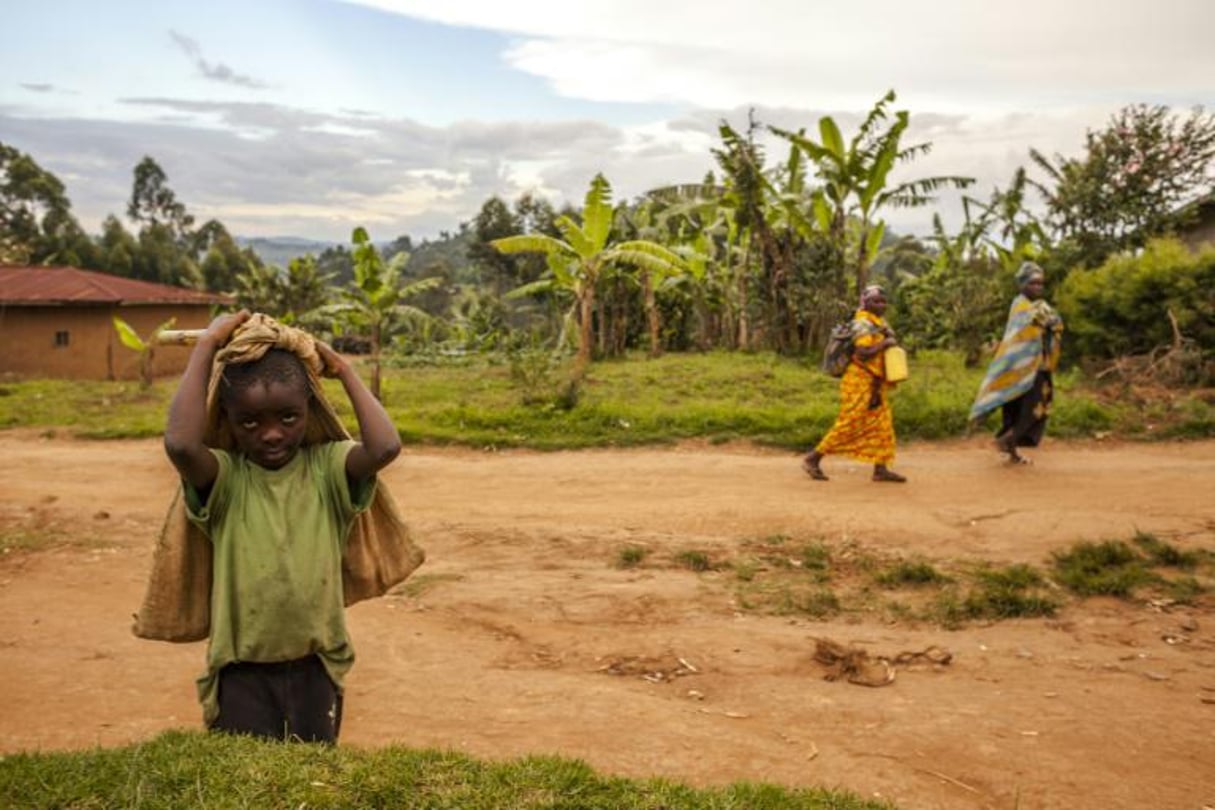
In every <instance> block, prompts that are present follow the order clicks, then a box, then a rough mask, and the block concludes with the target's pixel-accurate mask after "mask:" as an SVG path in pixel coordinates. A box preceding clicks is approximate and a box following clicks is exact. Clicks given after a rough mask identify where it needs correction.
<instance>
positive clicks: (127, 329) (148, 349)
mask: <svg viewBox="0 0 1215 810" xmlns="http://www.w3.org/2000/svg"><path fill="white" fill-rule="evenodd" d="M176 320H177V319H176V318H169V320H167V321H165V322H164V323H162V324H161V325H160V326H157V327H156V328H155V329H153V330H152V333H151V334H150V335H148V336H147V338H143V337H140V335H139V333H138V332H136V331H135V327H133V326H131V325H130V324H129V323H127V322H126V321H124V320H123V319H122V318H120V317H118V316H117V315H115V316H113V322H114V331H116V332H117V333H118V339H119V340H120V341H121V342H122V345H123V346H126V347H127V348H128V349H130V350H131V351H133V352H137V353H138V354H139V384H140V386H141V387H143V388H151V387H152V355H153V354H154V353H155V351H156V343H157V340H156V339H157V337H158V336H159V335H160V333H161V332H163V331H165V330H166V329H171V328H172V327H173V324H174V322H176Z"/></svg>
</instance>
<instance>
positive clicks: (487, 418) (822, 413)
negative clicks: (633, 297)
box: [0, 352, 1215, 450]
mask: <svg viewBox="0 0 1215 810" xmlns="http://www.w3.org/2000/svg"><path fill="white" fill-rule="evenodd" d="M356 362H364V363H365V362H368V361H356ZM911 370H912V376H911V379H910V380H908V381H907V382H904V383H900V384H899V386H898V388H897V389H896V390H895V391H894V394H893V402H894V414H895V427H896V431H897V434H898V436H899V439H900V441H908V440H914V439H938V438H945V437H954V436H960V435H963V434H964V433H965V431H966V429H967V423H966V414H967V412H968V411H969V409H970V404H971V402H972V401H973V399H974V394H975V391H976V390H978V386H979V380H980V378H981V377H982V371H981V370H978V369H966V368H965V367H964V366H963V363H962V358H961V357H960V356H958V355H955V354H949V353H944V352H921V353H920V354H919V355H918V356H917V357H916V358H914V359H913V361H912V369H911ZM386 375H387V378H386V382H387V385H386V393H385V396H384V404H385V407H386V408H387V409H388V412H389V414H390V415H391V416H392V418H393V421H394V422H395V423H396V425H397V427H398V429H399V430H400V433H401V436H402V438H403V439H404V440H406V441H409V442H429V443H439V444H461V445H467V446H471V447H533V448H537V449H558V448H580V447H609V446H636V445H645V444H662V443H666V442H673V441H679V440H682V439H702V440H706V441H711V442H729V441H735V440H741V441H753V442H757V443H759V444H763V445H770V446H774V447H783V448H788V449H791V450H798V449H800V450H804V449H805V447H806V446H808V445H809V444H811V443H812V442H814V441H817V440H818V439H819V438H821V436H822V434H823V433H824V432H825V431H826V430H827V429H828V428H829V427H830V426H831V424H832V422H833V421H834V419H835V416H836V413H837V410H838V407H839V405H838V396H839V385H838V382H837V381H836V380H833V379H832V378H830V377H828V376H827V375H825V374H823V373H821V372H820V371H818V370H817V369H816V368H814V367H813V366H810V365H807V364H806V363H805V362H804V361H800V360H797V359H794V358H787V357H781V356H776V355H773V354H771V353H766V354H759V353H757V354H747V353H738V352H734V353H730V352H716V353H711V354H705V355H687V354H683V355H679V354H671V355H664V356H663V357H660V358H657V359H655V360H648V361H643V360H639V359H637V358H633V359H628V360H624V361H619V362H608V363H601V364H597V365H596V366H595V367H594V373H593V374H590V375H589V376H588V378H587V380H586V385H585V387H584V388H583V389H582V395H581V399H580V400H579V402H578V406H577V407H575V408H572V409H564V408H561V407H551V408H550V407H536V406H526V405H523V404H521V403H520V401H519V400H520V394H521V391H520V386H519V383H518V382H516V381H515V380H514V379H512V377H511V375H510V369H509V364H508V363H507V362H505V360H504V358H502V357H501V356H479V355H455V356H451V357H447V356H439V357H431V358H429V360H427V361H426V362H413V363H410V364H409V365H408V366H406V367H402V368H400V369H397V368H393V367H387V368H386ZM325 384H326V385H332V386H333V388H332V389H331V390H330V401H331V402H333V403H334V405H335V407H337V408H338V411H339V413H340V414H341V415H342V416H343V417H344V418H345V419H346V421H347V424H348V426H349V427H350V428H351V429H352V430H353V429H354V428H355V422H354V420H353V415H352V414H350V413H349V412H347V411H346V410H345V406H344V404H343V403H344V400H345V397H344V395H343V394H342V392H341V390H340V386H339V385H338V384H337V383H336V382H335V381H329V380H326V381H325ZM1056 384H1057V386H1058V387H1059V395H1058V397H1057V398H1056V400H1055V407H1054V410H1053V412H1052V415H1051V425H1050V434H1051V436H1055V437H1091V436H1093V435H1094V433H1101V434H1104V433H1108V432H1112V433H1114V434H1115V435H1131V436H1142V437H1143V438H1156V437H1161V438H1163V437H1166V436H1176V435H1188V436H1192V437H1194V438H1199V437H1211V436H1215V419H1212V416H1211V408H1210V407H1209V406H1206V407H1205V408H1200V407H1197V406H1195V407H1185V406H1184V403H1186V402H1196V403H1197V402H1199V394H1190V395H1187V396H1186V397H1184V398H1181V399H1179V401H1178V402H1177V403H1176V404H1174V405H1172V406H1170V408H1169V410H1168V411H1167V412H1156V411H1152V410H1151V409H1149V408H1147V407H1145V406H1144V404H1143V403H1140V402H1122V401H1112V402H1104V401H1103V400H1102V398H1101V397H1100V396H1099V393H1100V392H1094V391H1093V390H1092V389H1090V388H1088V387H1086V386H1085V385H1084V384H1083V382H1082V379H1081V378H1080V376H1079V375H1078V374H1077V373H1074V372H1068V373H1065V374H1061V375H1059V376H1058V377H1057V379H1056ZM175 386H176V380H174V379H163V380H157V381H156V383H155V384H154V385H153V387H152V388H151V389H148V390H147V391H146V392H144V391H142V390H141V389H139V388H138V387H136V386H131V385H129V384H124V383H118V382H89V381H70V380H27V381H23V382H9V383H5V384H4V385H3V386H2V387H0V429H3V428H9V427H27V428H49V429H58V428H67V429H68V430H69V431H70V432H72V433H74V434H76V435H82V436H91V437H101V436H115V437H117V436H157V435H160V433H161V432H162V431H163V429H164V411H165V408H167V407H168V402H169V399H170V398H171V395H172V392H173V390H174V388H175ZM1145 420H1150V422H1151V424H1152V425H1154V428H1153V429H1151V430H1149V429H1147V425H1145Z"/></svg>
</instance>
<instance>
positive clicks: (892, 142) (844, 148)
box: [769, 90, 974, 288]
mask: <svg viewBox="0 0 1215 810" xmlns="http://www.w3.org/2000/svg"><path fill="white" fill-rule="evenodd" d="M894 100H895V94H894V91H893V90H891V91H890V92H888V93H887V94H886V95H885V96H883V97H882V98H881V99H880V100H879V101H878V102H877V103H876V104H875V105H874V106H873V109H871V110H870V111H869V114H868V115H867V116H866V117H865V120H864V121H863V122H862V123H861V126H860V129H859V130H858V131H857V133H856V135H855V136H853V138H852V140H851V141H849V142H848V143H847V144H846V145H845V143H844V138H843V135H842V134H841V133H840V129H839V126H838V125H837V124H836V123H835V120H834V119H832V118H831V117H830V116H823V117H822V118H820V119H819V122H818V124H819V138H820V140H819V141H814V140H811V139H810V138H808V137H806V135H805V134H804V133H801V132H789V131H787V130H783V129H780V128H778V127H769V129H770V130H771V131H772V132H773V133H775V134H776V135H779V136H780V137H782V138H785V139H787V140H788V141H790V142H791V143H792V144H794V145H795V146H796V147H797V148H799V149H801V150H802V151H804V152H805V153H806V156H807V157H808V158H810V160H811V161H812V162H813V163H814V164H815V165H816V166H817V167H818V172H817V175H818V178H819V179H820V180H821V181H822V186H821V188H819V189H818V190H816V192H815V197H814V213H815V216H816V218H817V219H818V222H819V224H820V226H821V227H823V228H824V229H825V230H827V231H828V232H829V233H830V234H831V235H832V237H833V238H835V239H836V240H837V241H838V242H839V243H841V244H843V243H844V242H845V240H847V241H850V242H852V247H853V251H854V252H853V255H854V262H855V269H856V280H857V286H858V287H861V288H863V287H864V286H865V284H866V283H867V282H868V278H869V267H870V265H871V264H872V262H873V259H874V257H875V256H876V255H877V251H878V247H879V246H880V245H881V242H882V237H883V235H884V234H885V230H886V223H885V221H884V220H882V219H880V218H878V213H879V212H880V211H881V209H882V208H884V207H892V208H900V207H901V208H914V207H918V206H922V205H926V204H928V203H929V202H931V201H932V200H933V196H932V195H933V194H934V193H935V192H936V191H938V190H940V189H941V188H944V187H953V188H966V187H967V186H969V185H970V184H971V183H973V182H974V178H972V177H960V176H952V175H951V176H938V177H926V178H921V179H918V180H908V181H906V182H903V183H899V184H898V185H894V186H891V185H890V172H891V171H892V170H893V169H894V167H895V166H896V165H898V164H899V163H905V162H909V161H911V160H914V159H915V158H917V157H919V156H921V155H926V154H928V153H929V152H930V151H931V150H932V144H931V143H919V144H915V145H912V146H907V147H903V146H902V145H901V144H900V141H901V140H902V137H903V134H904V132H905V131H906V129H907V126H908V123H909V122H910V117H909V115H908V113H907V111H906V110H899V111H897V112H895V113H894V121H893V122H892V123H890V125H889V126H888V127H887V128H886V129H884V130H883V129H881V128H880V127H881V126H882V124H883V123H884V122H886V120H887V118H888V117H889V113H888V112H887V107H888V105H890V104H892V103H893V102H894ZM849 218H855V219H856V221H857V224H858V228H857V231H856V233H855V235H854V236H852V237H851V238H850V237H849V235H848V234H847V224H848V220H849ZM845 255H846V254H845Z"/></svg>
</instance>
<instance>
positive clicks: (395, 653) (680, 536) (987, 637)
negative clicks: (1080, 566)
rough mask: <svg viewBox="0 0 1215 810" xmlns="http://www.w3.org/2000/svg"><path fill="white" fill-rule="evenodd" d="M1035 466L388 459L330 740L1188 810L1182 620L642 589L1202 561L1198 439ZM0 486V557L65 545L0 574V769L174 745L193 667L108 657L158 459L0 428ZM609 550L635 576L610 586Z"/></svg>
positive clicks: (190, 661)
mask: <svg viewBox="0 0 1215 810" xmlns="http://www.w3.org/2000/svg"><path fill="white" fill-rule="evenodd" d="M1035 455H1036V460H1037V463H1036V464H1035V465H1034V466H1032V467H1016V468H1014V467H1008V466H1005V465H1003V464H1001V463H1000V461H999V459H998V458H997V457H996V456H995V454H994V453H993V452H991V451H990V450H989V449H988V448H987V446H986V444H985V443H983V442H980V441H979V440H974V441H966V442H956V443H942V444H922V445H911V446H908V447H904V448H901V452H900V458H899V462H898V464H897V468H898V469H899V470H900V471H902V472H903V473H905V474H907V475H908V476H909V477H910V479H911V482H910V483H909V484H907V485H903V486H898V485H890V484H874V483H872V482H870V481H869V480H868V476H867V470H866V468H864V467H861V466H859V465H854V464H851V463H848V462H845V461H839V460H837V459H835V458H831V459H828V460H827V462H826V464H825V469H826V471H827V472H828V474H829V475H831V476H832V480H831V481H830V482H827V483H817V482H812V481H810V480H809V479H807V478H806V477H805V475H804V474H802V473H801V471H800V470H799V469H798V465H797V459H796V458H795V457H794V456H792V455H790V454H786V453H776V452H768V451H763V450H756V449H751V448H705V447H693V446H683V447H680V448H677V449H662V450H627V451H593V452H567V453H552V454H539V453H530V452H510V453H496V454H490V453H479V452H475V451H467V450H433V449H410V450H407V451H406V453H405V454H403V456H402V458H401V459H400V460H399V461H398V462H397V463H396V464H395V465H394V466H393V467H391V468H390V469H389V470H388V471H387V472H386V474H385V475H384V479H383V481H384V484H385V485H386V486H388V487H390V488H391V489H392V490H393V492H394V493H395V494H396V495H397V497H398V499H399V500H400V501H401V503H402V505H403V507H404V508H405V510H406V511H407V513H408V515H409V516H410V519H411V522H412V525H413V527H414V528H415V530H416V531H417V534H418V536H419V539H420V541H421V542H422V544H423V545H424V546H425V547H426V549H427V552H428V554H429V560H428V562H427V563H426V565H425V566H423V568H422V569H420V570H419V572H418V574H416V575H415V577H414V579H413V580H412V583H413V585H414V587H416V588H418V589H420V590H421V593H420V595H416V596H415V595H409V594H406V593H401V594H399V595H396V596H390V597H385V598H383V599H378V600H373V601H370V602H365V603H362V604H359V605H356V606H354V607H352V608H351V609H350V612H349V617H350V625H351V631H352V634H353V636H354V640H355V644H356V646H357V648H358V654H359V661H358V663H357V665H356V666H355V668H354V671H353V672H352V674H351V676H350V680H349V683H348V695H347V704H346V706H347V709H346V716H345V722H344V727H343V742H344V743H345V744H352V745H360V746H377V745H384V744H388V743H399V744H404V745H409V746H435V747H444V748H454V749H458V750H460V751H464V752H466V753H469V754H472V755H475V756H480V757H491V758H513V757H516V756H520V755H523V754H528V753H558V754H561V755H564V756H570V757H578V758H582V759H585V760H586V761H588V762H589V763H590V764H591V765H593V766H594V767H596V768H597V769H600V770H601V771H605V772H610V773H616V774H622V775H630V776H646V775H661V776H667V777H671V778H674V779H679V780H684V781H688V782H691V783H694V784H700V785H708V784H722V783H727V782H730V781H734V780H740V779H746V780H763V781H772V782H777V783H781V784H786V785H823V786H838V787H845V788H849V789H851V790H854V791H857V792H858V793H860V794H862V795H866V796H882V797H886V798H889V799H892V800H894V801H895V802H897V803H898V805H899V806H900V807H902V808H908V809H911V808H948V809H950V810H952V809H953V808H1009V810H1011V808H1020V810H1026V809H1027V808H1078V807H1085V808H1088V807H1092V808H1110V807H1119V808H1148V807H1151V808H1179V809H1181V808H1184V809H1186V810H1189V809H1191V808H1192V810H1201V809H1202V808H1204V807H1215V668H1213V665H1215V615H1213V614H1215V610H1213V609H1212V608H1211V606H1210V605H1211V603H1210V601H1207V602H1205V603H1204V606H1200V607H1172V608H1165V609H1160V608H1159V607H1157V608H1153V607H1152V606H1150V605H1144V604H1135V603H1128V602H1118V601H1114V600H1103V599H1092V600H1087V601H1085V602H1083V603H1076V604H1072V605H1070V606H1069V607H1067V608H1066V609H1065V610H1064V612H1063V613H1062V614H1061V615H1060V616H1059V617H1057V618H1056V619H1053V620H1016V621H1007V622H1000V623H996V624H990V625H979V626H970V627H968V628H966V629H963V630H958V631H952V632H951V631H945V630H941V629H939V628H936V627H932V626H927V625H921V626H914V625H909V624H902V623H900V624H889V623H883V622H881V621H879V620H877V619H876V618H873V617H867V616H865V615H860V616H857V615H846V616H844V617H841V618H836V619H833V620H831V621H827V622H815V621H810V620H808V619H805V618H795V619H791V618H788V617H775V616H764V615H755V614H753V613H749V612H743V611H740V610H739V609H738V608H737V606H736V604H735V603H734V602H733V597H734V590H733V586H734V579H733V577H732V575H731V574H729V573H727V572H725V571H721V572H708V573H702V574H696V573H692V572H690V571H688V570H685V569H681V568H679V567H676V566H673V565H670V564H669V560H670V558H671V555H672V554H674V553H676V552H678V551H680V550H686V549H692V548H695V549H699V550H704V551H706V552H708V553H710V554H719V555H723V556H724V555H728V554H729V553H731V552H732V551H733V550H735V549H736V548H737V547H738V545H739V543H740V541H742V540H744V539H746V538H758V537H764V536H768V535H773V534H783V535H787V536H789V537H792V538H801V539H805V540H809V539H814V538H821V539H822V540H824V541H825V542H827V543H828V544H830V545H831V546H832V547H839V546H840V545H841V544H844V543H845V542H848V543H853V544H858V545H859V546H860V547H863V548H866V549H871V550H873V551H875V552H878V553H891V554H919V555H925V556H927V557H929V558H932V559H935V560H958V559H967V560H976V559H982V560H990V561H993V562H997V563H1010V562H1029V563H1034V564H1037V565H1041V564H1043V563H1044V561H1045V560H1046V559H1048V558H1049V555H1050V552H1051V551H1053V550H1056V549H1061V548H1066V547H1068V546H1070V545H1071V544H1072V543H1074V542H1076V541H1078V540H1083V539H1088V540H1101V539H1111V538H1113V539H1127V538H1128V537H1129V536H1130V535H1131V534H1132V533H1133V532H1134V531H1135V530H1136V529H1140V530H1143V531H1150V532H1152V533H1154V534H1156V535H1157V536H1158V537H1160V538H1161V539H1165V540H1168V541H1169V542H1171V543H1174V544H1175V545H1177V546H1179V547H1181V548H1183V549H1190V548H1199V547H1201V548H1208V549H1212V548H1215V498H1213V497H1212V496H1213V495H1215V442H1201V443H1189V444H1153V445H1143V444H1117V445H1104V444H1074V443H1073V444H1065V443H1061V442H1050V443H1049V444H1048V445H1047V447H1046V448H1044V449H1043V450H1042V451H1040V452H1038V453H1036V454H1035ZM0 457H3V458H4V460H5V461H4V464H3V465H2V466H0V529H2V530H4V531H6V532H21V533H25V534H27V535H28V534H35V535H39V534H41V535H47V534H49V535H51V536H55V537H58V538H59V539H60V540H62V541H64V542H62V543H58V544H53V545H51V546H50V547H48V548H44V549H42V550H37V551H15V552H11V553H9V554H7V555H5V556H4V557H3V558H2V559H0V660H2V661H3V665H2V666H0V752H12V751H17V750H31V749H43V750H48V749H64V748H80V747H87V746H93V745H103V746H112V745H119V744H124V743H127V742H130V741H134V740H140V739H146V738H148V737H150V736H153V735H155V734H156V733H158V732H160V731H162V730H164V729H168V728H174V727H196V726H197V725H198V723H199V720H198V709H197V705H196V703H195V698H194V693H193V678H194V677H195V676H196V675H197V673H198V671H199V669H200V668H201V663H202V659H203V648H202V646H201V645H199V644H192V645H170V644H160V643H153V642H146V641H140V640H137V639H135V638H133V637H132V636H131V635H130V632H129V626H130V616H131V613H132V612H133V611H134V610H135V608H136V607H137V606H138V603H139V600H140V598H141V596H142V589H143V581H144V576H145V574H146V572H147V568H148V563H149V560H150V553H151V547H152V543H153V539H154V537H155V533H156V531H157V529H158V528H159V524H160V520H161V518H162V517H163V512H164V509H165V507H166V506H167V504H168V499H169V496H170V491H171V488H172V487H173V485H174V479H173V477H172V475H171V471H170V468H169V466H168V464H167V462H166V461H165V460H164V456H163V453H162V452H161V449H160V445H159V443H158V442H156V441H125V442H104V443H101V442H85V441H76V440H70V439H41V438H39V437H38V436H37V435H36V434H33V433H25V432H15V431H9V432H3V433H0ZM626 544H636V545H641V546H644V547H646V548H647V549H650V551H651V552H652V553H651V556H650V558H648V560H649V561H650V562H647V564H645V565H643V566H642V567H641V568H638V569H633V570H619V569H617V568H615V567H614V566H613V562H614V561H615V560H616V558H617V554H618V553H619V550H620V548H621V547H623V546H625V545H626ZM664 560H665V561H667V563H664V562H663V561H664ZM424 585H425V586H427V587H425V588H422V586H424ZM816 638H830V639H832V640H834V641H837V642H841V643H845V644H853V645H857V646H860V647H863V648H864V649H866V650H867V651H869V652H870V653H873V654H883V655H894V654H896V653H898V652H901V651H906V650H923V649H925V648H927V647H929V646H930V645H938V646H940V647H942V648H945V649H947V650H949V651H950V652H951V653H952V654H953V660H952V662H951V663H950V664H949V665H948V666H935V667H934V666H915V667H908V668H900V670H899V672H898V676H897V678H896V680H895V682H894V683H893V684H891V685H889V686H887V687H885V688H866V687H863V686H857V685H852V684H849V683H847V682H845V681H842V680H838V681H834V682H830V681H826V680H824V679H823V674H824V668H823V666H822V665H821V664H819V663H816V662H815V661H814V660H813V652H814V639H816ZM660 674H661V676H662V677H659V676H660Z"/></svg>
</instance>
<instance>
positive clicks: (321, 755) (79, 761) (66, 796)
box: [0, 732, 893, 810]
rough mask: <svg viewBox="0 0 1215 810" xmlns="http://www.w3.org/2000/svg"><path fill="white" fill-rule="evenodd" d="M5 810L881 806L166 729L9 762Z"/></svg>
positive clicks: (541, 765)
mask: <svg viewBox="0 0 1215 810" xmlns="http://www.w3.org/2000/svg"><path fill="white" fill-rule="evenodd" d="M0 806H3V807H20V808H23V809H25V810H38V809H39V808H76V809H77V810H86V809H87V808H99V809H100V808H112V807H138V808H144V809H145V810H178V809H180V808H208V810H211V809H212V808H245V807H257V808H267V809H268V810H279V808H281V809H282V810H295V808H302V807H307V808H335V809H336V808H366V807H393V808H396V807H400V808H419V809H420V808H435V809H436V810H438V808H444V809H448V808H450V810H490V809H491V808H494V809H495V810H496V808H554V810H556V809H557V808H568V810H575V808H578V809H579V810H581V809H582V808H586V810H596V809H600V810H616V809H617V808H651V809H652V810H660V808H661V809H662V810H675V809H676V808H687V809H688V810H694V809H698V808H708V809H709V810H712V809H713V808H720V809H721V810H727V808H729V809H730V810H765V809H770V810H778V809H780V810H785V809H786V808H787V809H788V810H798V809H799V808H804V809H805V810H880V809H881V808H892V807H893V805H890V804H888V803H885V802H876V801H870V800H865V799H861V798H859V797H857V796H855V795H853V794H850V793H847V792H844V791H838V790H823V789H815V788H809V789H792V788H782V787H777V786H773V785H765V784H754V783H737V784H734V785H730V786H728V787H723V788H716V789H706V790H697V789H693V788H690V787H686V786H683V785H680V784H677V783H675V782H671V781H667V780H660V779H649V780H632V779H623V778H616V777H609V776H601V775H599V774H597V773H595V772H594V771H593V770H592V769H591V768H590V767H589V766H588V765H586V764H585V763H583V762H580V761H578V760H570V759H561V758H558V757H552V756H531V757H526V758H522V759H517V760H513V761H507V762H494V763H489V762H482V761H479V760H475V759H472V758H471V757H467V756H464V755H461V754H457V753H452V752H447V751H434V750H414V749H408V748H404V747H400V746H392V747H388V748H383V749H378V750H374V751H372V750H363V749H358V748H351V747H347V746H337V747H325V746H317V745H305V744H284V743H277V742H265V741H257V740H253V739H251V738H246V737H231V736H226V735H218V734H205V733H202V732H169V733H166V734H162V735H160V736H159V737H156V738H155V739H152V740H150V741H148V742H146V743H141V744H137V745H131V746H126V747H123V748H113V749H95V750H91V751H84V752H71V753H22V754H11V755H7V756H5V757H3V758H0Z"/></svg>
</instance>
